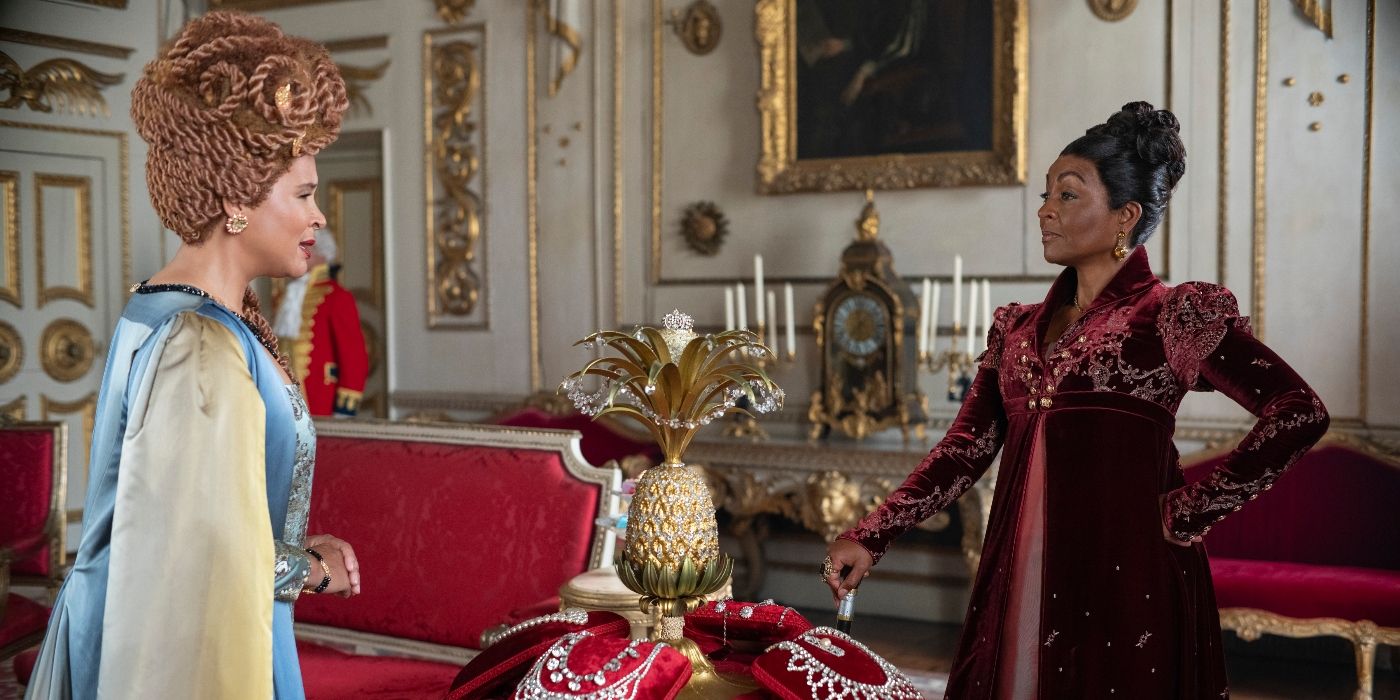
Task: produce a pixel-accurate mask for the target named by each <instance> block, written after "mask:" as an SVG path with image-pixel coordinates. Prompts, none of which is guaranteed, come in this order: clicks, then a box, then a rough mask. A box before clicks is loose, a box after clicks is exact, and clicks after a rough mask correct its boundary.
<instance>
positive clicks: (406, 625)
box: [296, 421, 620, 700]
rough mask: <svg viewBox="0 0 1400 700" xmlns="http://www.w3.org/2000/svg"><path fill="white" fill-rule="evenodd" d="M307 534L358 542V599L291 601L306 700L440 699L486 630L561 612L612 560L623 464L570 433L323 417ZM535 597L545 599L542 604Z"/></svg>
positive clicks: (474, 652)
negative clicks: (597, 461) (587, 456)
mask: <svg viewBox="0 0 1400 700" xmlns="http://www.w3.org/2000/svg"><path fill="white" fill-rule="evenodd" d="M316 429H317V455H316V476H315V481H314V485H313V492H312V497H311V518H310V525H309V527H308V532H311V533H321V532H325V533H331V534H334V535H336V536H337V537H340V538H343V539H345V540H346V541H348V542H350V543H351V544H352V545H354V547H355V551H356V554H357V556H358V557H359V560H360V565H361V569H362V571H363V577H364V578H363V585H362V589H363V591H362V593H361V595H359V596H356V597H354V598H351V599H349V600H345V599H341V598H337V597H330V596H325V597H310V596H304V597H303V598H302V599H301V600H300V601H299V602H298V603H297V608H296V617H297V636H298V639H299V642H300V650H301V665H302V675H303V679H304V681H305V684H306V690H307V697H308V698H311V699H312V700H316V699H317V698H321V699H330V698H348V697H355V698H374V697H382V698H419V697H422V698H441V697H443V696H444V695H445V694H446V692H447V689H448V686H449V685H450V684H451V681H452V678H453V677H454V676H455V675H456V673H457V671H458V670H459V669H460V668H461V666H462V665H463V664H464V663H465V662H466V661H467V660H469V659H470V658H471V657H473V656H474V655H475V654H476V653H477V651H478V650H479V648H480V642H479V640H480V638H481V634H482V632H483V631H485V630H487V629H488V628H490V627H491V626H493V625H496V624H498V623H501V622H506V621H518V619H523V618H524V617H529V616H533V615H534V614H539V613H541V612H551V611H553V610H557V609H558V608H557V605H558V603H557V598H554V596H556V595H557V592H558V589H559V587H560V586H561V585H562V584H563V583H565V582H566V581H568V580H569V579H570V578H572V577H573V576H575V575H577V574H579V573H582V572H584V571H586V570H588V569H590V568H593V567H596V566H598V565H600V564H601V563H602V562H604V561H611V559H612V551H611V550H612V548H613V546H614V543H613V536H612V534H611V530H609V529H608V528H600V527H596V526H595V524H594V521H595V519H596V518H597V517H598V515H599V514H600V513H601V512H605V511H606V510H608V509H612V508H615V503H614V502H613V499H615V498H616V496H615V495H614V491H615V489H616V487H617V485H618V483H619V480H620V476H619V474H618V472H617V470H616V469H599V468H595V467H592V466H590V465H589V464H588V463H587V462H585V461H584V459H583V456H582V453H581V452H580V448H579V434H578V433H576V432H570V431H560V430H543V429H528V428H510V427H500V426H487V425H472V424H425V423H387V422H369V421H366V422H361V421H323V422H318V423H317V427H316ZM542 601H543V604H542Z"/></svg>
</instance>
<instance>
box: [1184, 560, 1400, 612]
mask: <svg viewBox="0 0 1400 700" xmlns="http://www.w3.org/2000/svg"><path fill="white" fill-rule="evenodd" d="M1210 569H1211V575H1212V576H1213V577H1214V578H1215V599H1216V600H1217V601H1219V603H1220V607H1222V608H1256V609H1259V610H1267V611H1269V612H1272V613H1276V614H1279V615H1284V616H1286V617H1293V618H1298V619H1310V618H1317V617H1335V618H1340V619H1343V620H1350V621H1353V622H1356V621H1360V620H1370V621H1372V622H1374V623H1376V624H1378V625H1381V626H1384V627H1400V571H1387V570H1384V569H1365V568H1358V567H1349V566H1320V565H1316V564H1296V563H1293V562H1266V561H1253V560H1246V559H1227V558H1224V557H1211V560H1210Z"/></svg>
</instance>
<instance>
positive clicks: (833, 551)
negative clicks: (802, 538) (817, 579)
mask: <svg viewBox="0 0 1400 700" xmlns="http://www.w3.org/2000/svg"><path fill="white" fill-rule="evenodd" d="M826 556H827V558H829V559H830V560H831V573H830V574H829V575H826V576H824V578H825V579H826V585H827V586H829V587H830V588H831V599H832V600H833V601H835V602H836V603H837V604H838V605H839V604H840V603H841V598H842V597H843V596H845V595H846V593H848V592H850V591H852V590H854V589H855V588H857V587H858V586H860V582H861V581H862V580H863V579H864V578H865V577H866V576H869V575H870V567H872V566H875V559H874V558H873V557H871V556H870V552H868V551H866V550H865V548H864V547H862V546H860V545H858V544H856V543H855V542H852V541H850V540H836V541H834V542H832V543H831V544H829V545H827V547H826ZM823 564H824V563H823ZM847 567H850V569H851V571H850V573H848V574H846V577H845V578H844V579H843V578H841V572H842V571H844V570H845V569H846V568H847Z"/></svg>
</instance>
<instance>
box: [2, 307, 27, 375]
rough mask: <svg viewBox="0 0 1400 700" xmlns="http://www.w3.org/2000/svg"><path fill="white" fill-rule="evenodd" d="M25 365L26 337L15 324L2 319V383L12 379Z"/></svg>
mask: <svg viewBox="0 0 1400 700" xmlns="http://www.w3.org/2000/svg"><path fill="white" fill-rule="evenodd" d="M23 365H24V339H23V338H22V337H21V336H20V334H19V330H18V329H16V328H15V327H14V326H12V325H10V324H8V323H6V322H4V321H0V384H4V383H5V382H8V381H10V379H12V378H14V376H15V375H16V374H19V368H20V367H21V366H23Z"/></svg>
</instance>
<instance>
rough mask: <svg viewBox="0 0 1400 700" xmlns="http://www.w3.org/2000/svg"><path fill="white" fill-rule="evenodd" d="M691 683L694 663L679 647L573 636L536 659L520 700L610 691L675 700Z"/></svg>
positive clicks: (521, 687)
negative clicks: (689, 681) (691, 665)
mask: <svg viewBox="0 0 1400 700" xmlns="http://www.w3.org/2000/svg"><path fill="white" fill-rule="evenodd" d="M598 674H601V675H598ZM571 676H572V677H571ZM688 680H690V661H688V660H686V658H685V656H683V655H682V654H681V653H680V652H679V651H676V650H675V648H674V647H671V646H668V645H666V644H662V643H660V642H643V641H639V640H638V641H631V640H628V639H626V638H619V637H598V636H594V635H593V634H591V633H589V632H587V631H584V632H572V633H570V634H566V635H564V636H563V637H560V638H559V640H558V641H556V642H555V643H554V644H553V645H552V646H550V647H549V650H548V651H546V652H545V653H544V655H543V656H541V657H540V658H539V659H537V660H536V661H535V663H534V665H533V666H531V667H530V670H529V671H528V672H526V674H525V678H524V679H522V680H521V681H520V685H518V686H516V690H515V695H514V697H515V698H516V700H523V699H525V698H537V697H542V696H543V695H544V694H545V693H547V694H548V696H549V697H579V698H585V697H588V698H592V697H597V696H598V695H602V693H600V692H599V691H604V690H606V691H611V692H610V693H608V694H607V695H604V697H617V698H655V699H656V700H671V699H672V698H674V697H676V696H677V695H679V694H680V692H681V689H682V688H684V687H685V683H686V681H688ZM541 691H543V692H541ZM595 694H596V695H595Z"/></svg>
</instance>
